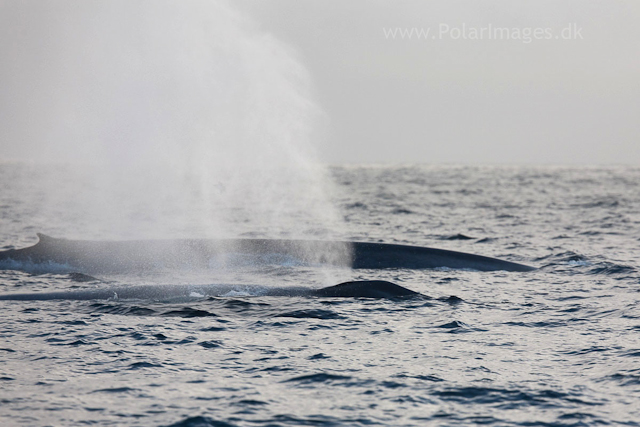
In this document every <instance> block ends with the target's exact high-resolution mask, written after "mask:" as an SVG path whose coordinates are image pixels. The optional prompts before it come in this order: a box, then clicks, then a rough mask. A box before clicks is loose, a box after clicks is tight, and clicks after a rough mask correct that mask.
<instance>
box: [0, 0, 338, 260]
mask: <svg viewBox="0 0 640 427" xmlns="http://www.w3.org/2000/svg"><path fill="white" fill-rule="evenodd" d="M2 6H3V14H2V15H3V17H0V23H1V24H2V25H0V26H1V27H2V28H3V33H4V34H3V35H4V36H5V37H3V40H2V41H0V46H1V47H0V48H1V49H2V50H1V51H2V53H3V56H4V57H5V59H6V61H8V62H9V63H11V64H13V67H14V69H12V70H11V72H10V73H3V75H4V74H8V75H7V76H6V77H7V79H6V81H7V84H8V85H10V86H11V88H12V89H11V90H10V91H9V92H8V96H7V97H5V99H4V100H2V101H0V102H1V103H2V104H3V106H2V107H3V108H8V106H9V105H11V106H12V111H13V115H14V116H15V120H14V121H13V122H12V123H13V124H11V123H6V122H4V123H3V126H4V127H5V128H6V129H4V131H3V134H4V135H8V137H9V138H12V139H13V141H12V142H11V143H12V144H17V143H18V140H22V141H26V144H27V145H28V148H27V149H23V151H22V153H23V154H24V153H26V156H27V157H29V158H32V159H36V160H45V161H52V160H53V161H57V162H61V163H63V164H64V166H60V167H61V168H62V169H63V171H62V172H60V175H61V179H60V186H61V187H64V186H65V180H81V181H83V182H85V183H86V184H85V186H84V191H83V192H81V193H73V194H65V193H64V191H61V194H57V195H56V197H50V196H45V199H46V203H43V208H44V209H45V210H47V211H49V212H60V213H61V215H63V213H64V211H65V209H69V208H70V207H73V208H75V209H78V210H80V211H82V212H84V213H85V215H83V220H82V221H79V222H78V224H77V228H76V235H74V236H65V237H78V238H105V237H107V238H108V237H110V238H143V237H145V238H157V237H163V238H164V237H205V236H206V237H238V236H239V235H247V234H249V235H250V236H251V237H256V236H260V237H287V238H331V237H334V238H335V237H336V236H339V234H340V232H339V229H340V221H339V216H338V215H337V213H336V211H335V209H334V207H333V206H332V205H331V203H330V202H329V194H328V192H329V191H330V190H328V188H329V187H328V183H327V179H326V172H325V171H324V169H323V168H321V167H320V166H319V165H318V163H317V161H316V153H315V152H314V146H313V138H314V133H313V124H314V118H315V117H317V116H318V115H319V112H318V110H317V108H316V106H315V105H314V104H313V102H312V101H311V93H310V92H311V90H310V81H309V76H308V74H307V71H306V70H305V68H304V67H303V66H302V65H301V64H300V62H299V61H298V60H297V59H296V57H295V54H294V53H293V52H292V51H291V50H290V49H289V48H288V47H287V46H285V45H283V44H282V43H281V42H280V41H278V40H277V39H275V38H274V37H272V36H271V35H269V34H266V33H263V32H260V31H259V30H258V29H257V28H256V26H255V25H254V23H252V22H251V20H249V19H248V18H247V17H245V16H243V15H242V14H240V13H239V12H238V11H236V10H234V9H233V8H232V7H231V6H230V5H229V4H228V3H226V2H220V1H217V2H212V1H197V0H190V1H155V0H154V1H148V0H142V1H129V0H127V1H123V0H118V1H105V2H94V1H91V2H78V1H58V0H56V1H24V2H23V1H21V2H3V4H2ZM27 123H28V126H26V124H27ZM60 195H62V197H60ZM46 216H50V215H46ZM301 224H306V225H304V226H303V225H301ZM308 224H313V226H312V227H309V225H308ZM247 229H250V230H253V231H251V232H248V233H247ZM49 230H50V229H45V230H42V231H49ZM327 256H331V254H319V255H318V259H321V258H322V257H327ZM336 256H344V254H337V255H336Z"/></svg>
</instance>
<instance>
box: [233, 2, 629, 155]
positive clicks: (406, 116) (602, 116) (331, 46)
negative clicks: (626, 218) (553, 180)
mask: <svg viewBox="0 0 640 427" xmlns="http://www.w3.org/2000/svg"><path fill="white" fill-rule="evenodd" d="M243 4H244V7H245V9H246V10H247V11H249V13H250V14H251V15H252V16H253V17H254V18H255V19H256V20H257V21H258V22H259V23H260V25H261V26H262V28H263V29H264V30H266V31H269V32H272V33H273V34H275V35H276V36H277V37H279V38H281V39H282V40H284V41H285V42H287V43H289V44H290V45H292V46H293V47H294V48H295V49H296V50H297V52H298V54H299V55H300V56H301V58H302V61H303V63H304V64H305V65H306V66H307V68H308V69H309V71H310V73H311V76H312V79H313V82H314V84H315V91H316V99H317V102H318V103H319V104H320V106H321V107H322V109H323V110H324V112H325V113H326V116H327V120H328V124H327V133H328V137H327V138H325V142H324V146H323V153H324V156H325V158H326V159H327V160H329V161H332V162H387V161H392V162H435V163H439V162H447V163H458V162H462V163H587V164H593V163H631V164H640V25H638V22H640V2H638V1H636V0H628V1H620V0H617V1H612V0H602V1H601V0H575V1H562V0H561V1H558V0H523V1H511V0H498V1H496V0H491V1H476V0H467V1H455V0H454V1H452V0H437V1H424V0H416V1H371V0H350V1H342V0H324V1H299V0H271V1H247V2H245V3H243ZM463 25H464V30H466V32H465V33H463ZM412 28H416V29H422V31H423V33H422V35H423V36H424V35H425V32H426V31H429V33H428V34H427V36H426V38H425V37H422V38H421V39H418V38H417V33H416V32H414V33H413V34H412V38H411V39H409V37H408V35H407V33H406V32H405V38H404V39H403V38H402V36H401V33H400V31H402V30H404V31H411V29H412ZM483 28H484V30H483ZM495 28H506V29H509V30H510V31H509V33H510V34H509V36H510V37H506V36H505V33H504V32H498V33H492V32H491V29H494V30H495ZM537 28H538V29H540V30H538V33H537V36H538V37H539V38H540V39H538V40H536V39H534V37H535V36H536V33H535V29H537ZM567 28H571V29H568V30H566V29H567ZM394 29H398V30H396V36H395V38H394V37H393V36H392V35H391V34H392V33H391V30H394ZM474 31H475V32H476V33H475V35H474ZM483 31H484V32H483ZM500 31H502V30H500ZM527 31H529V32H530V33H529V35H530V36H531V37H529V38H527V37H526V34H527ZM492 36H495V37H492ZM518 37H520V39H518ZM556 37H558V38H556ZM565 37H566V38H568V39H564V38H565Z"/></svg>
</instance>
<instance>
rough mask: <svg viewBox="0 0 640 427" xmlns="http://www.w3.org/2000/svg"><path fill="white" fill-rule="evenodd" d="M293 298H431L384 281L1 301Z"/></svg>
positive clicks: (140, 290) (143, 289)
mask: <svg viewBox="0 0 640 427" xmlns="http://www.w3.org/2000/svg"><path fill="white" fill-rule="evenodd" d="M237 295H255V296H290V297H296V296H297V297H319V298H376V299H401V298H409V297H422V298H428V297H427V296H426V295H423V294H421V293H419V292H415V291H412V290H410V289H407V288H405V287H403V286H400V285H396V284H395V283H392V282H387V281H384V280H360V281H351V282H344V283H340V284H338V285H334V286H329V287H326V288H321V289H310V288H303V287H282V288H278V287H264V286H256V285H140V286H128V287H124V286H122V287H112V288H102V289H83V290H73V291H59V292H31V293H9V294H2V295H0V301H2V300H4V301H9V300H11V301H49V300H75V301H86V300H123V299H144V300H167V299H176V298H205V297H218V296H237Z"/></svg>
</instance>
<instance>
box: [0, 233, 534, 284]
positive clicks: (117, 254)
mask: <svg viewBox="0 0 640 427" xmlns="http://www.w3.org/2000/svg"><path fill="white" fill-rule="evenodd" d="M37 236H38V239H39V240H38V243H37V244H35V245H33V246H29V247H26V248H22V249H8V250H4V251H0V268H2V269H16V270H20V269H21V267H24V264H25V263H28V264H51V263H54V264H59V265H63V266H67V267H68V268H69V269H72V270H74V271H77V272H80V273H89V274H90V273H99V272H103V273H104V272H114V271H115V272H119V271H146V270H153V269H157V268H175V267H183V268H184V267H204V268H209V267H211V266H215V265H217V264H218V263H221V262H226V263H231V264H233V263H238V262H240V263H251V264H270V263H271V264H273V263H274V262H278V263H282V262H285V263H294V264H295V263H301V264H307V265H318V264H324V265H332V266H340V267H348V268H353V269H434V268H450V269H468V270H477V271H498V270H502V271H510V272H526V271H532V270H535V269H536V268H535V267H532V266H529V265H525V264H519V263H516V262H511V261H505V260H502V259H497V258H491V257H487V256H482V255H474V254H470V253H466V252H457V251H451V250H446V249H436V248H429V247H422V246H410V245H399V244H389V243H373V242H351V241H330V240H286V239H250V238H239V239H176V240H121V241H114V240H99V241H95V240H70V239H63V238H54V237H50V236H47V235H45V234H41V233H38V234H37Z"/></svg>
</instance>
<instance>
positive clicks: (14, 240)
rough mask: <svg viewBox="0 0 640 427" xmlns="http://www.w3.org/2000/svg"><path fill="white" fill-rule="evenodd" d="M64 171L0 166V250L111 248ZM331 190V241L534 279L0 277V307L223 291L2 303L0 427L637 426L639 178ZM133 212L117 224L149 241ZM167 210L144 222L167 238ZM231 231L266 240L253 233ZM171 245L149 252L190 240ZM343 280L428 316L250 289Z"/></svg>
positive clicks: (100, 220)
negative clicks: (422, 253) (36, 296)
mask: <svg viewBox="0 0 640 427" xmlns="http://www.w3.org/2000/svg"><path fill="white" fill-rule="evenodd" d="M82 173H84V172H82ZM78 174H81V172H77V171H71V170H68V169H66V168H62V167H46V168H42V167H35V166H29V165H22V164H1V165H0V183H1V184H0V185H1V187H0V221H1V224H2V225H1V227H0V248H2V249H8V248H11V247H25V246H29V245H31V244H33V243H35V242H36V240H37V239H36V237H35V232H36V231H41V232H45V233H48V234H51V235H54V236H58V237H69V238H87V239H89V238H113V237H118V238H122V237H127V236H126V235H125V236H122V235H117V233H118V232H114V231H113V230H114V229H115V227H113V224H112V223H110V222H109V219H113V217H114V216H117V215H115V214H114V215H105V214H104V211H101V210H95V209H93V210H92V209H89V208H88V207H87V205H85V203H84V201H85V200H86V197H84V196H83V195H85V194H88V193H91V191H92V189H91V185H89V184H87V181H85V180H82V179H78V176H79V175H78ZM332 177H333V179H334V181H335V182H336V187H337V189H336V192H335V193H334V194H333V199H334V203H335V204H336V205H337V206H338V208H339V212H340V215H341V216H342V217H343V218H344V224H343V225H342V226H341V227H340V228H339V229H337V230H336V234H337V235H336V236H334V237H338V238H343V239H350V240H360V241H373V242H377V241H384V242H389V243H406V244H413V245H424V246H432V247H440V248H445V249H453V250H460V251H466V252H472V253H477V254H481V255H487V256H493V257H500V258H504V259H508V260H511V261H516V262H522V263H526V264H531V265H535V266H537V267H540V269H539V270H537V271H534V272H528V273H507V272H477V271H462V270H446V269H439V270H424V271H413V270H386V271H374V270H357V271H350V270H341V269H331V268H323V267H322V266H307V265H296V264H287V263H280V264H278V263H277V262H274V264H273V265H270V266H264V265H262V266H260V267H253V266H245V267H243V268H237V269H231V270H229V269H226V270H218V269H216V268H215V267H212V269H211V270H209V271H204V272H203V271H198V272H194V271H178V272H175V271H173V272H163V273H155V274H153V275H145V274H138V275H136V274H131V273H128V274H114V275H110V276H108V277H107V276H101V277H98V279H100V280H101V282H76V281H73V280H71V277H70V276H69V273H70V271H66V270H64V267H63V266H62V267H61V266H54V265H35V266H34V265H32V266H25V265H22V266H15V265H14V266H9V265H4V266H3V267H4V268H5V269H4V270H0V292H1V293H8V292H32V291H43V290H50V291H53V290H71V289H82V288H93V287H99V286H114V285H116V286H127V285H135V284H164V283H232V284H237V288H234V290H233V291H232V292H229V293H227V294H226V295H222V296H217V297H202V296H198V295H193V297H192V298H187V299H182V300H174V301H155V300H154V301H150V300H110V301H32V302H29V301H0V303H1V304H0V306H1V310H0V318H1V320H0V424H1V425H6V426H36V425H37V426H44V425H56V426H57V425H127V426H150V425H152V426H169V425H174V426H227V425H238V426H260V425H264V426H267V425H268V426H300V425H314V426H316V425H319V426H331V425H398V426H401V425H447V426H452V425H477V424H487V425H500V426H503V425H519V426H538V425H540V426H591V425H632V426H636V425H640V421H638V420H640V308H639V307H638V302H639V300H640V292H639V290H640V272H639V269H640V255H639V251H638V247H639V246H640V198H639V195H640V169H638V168H631V167H603V168H596V167H589V168H587V167H583V168H577V167H457V166H408V167H369V166H367V167H365V166H352V167H340V168H334V169H333V170H332ZM87 187H89V188H87ZM140 197H142V196H139V195H137V196H136V197H134V198H132V200H134V201H135V200H140ZM291 203H295V201H291ZM92 206H95V205H92ZM136 206H137V204H136V203H134V202H132V203H130V204H129V205H127V209H130V210H128V211H127V210H126V209H124V210H121V212H120V213H122V212H125V214H126V215H128V216H129V217H134V218H136V220H137V221H138V223H140V224H144V223H145V220H146V219H145V217H144V215H143V214H141V212H140V211H137V210H136V209H137V208H136ZM141 206H144V204H141ZM105 209H107V210H108V208H105ZM221 209H224V207H221ZM182 212H183V211H182V210H180V209H174V210H168V211H167V212H166V215H164V216H162V215H158V216H157V217H154V218H153V220H154V221H158V220H160V221H162V220H164V221H167V223H168V224H171V225H173V224H178V223H180V224H183V223H184V221H183V219H184V218H185V217H184V216H181V215H183V214H182ZM143 213H144V212H143ZM147 214H148V212H147ZM184 215H186V214H184ZM149 221H150V219H149ZM300 221H304V218H301V219H300ZM313 226H314V224H308V228H309V229H312V228H313ZM109 227H111V229H110V228H109ZM229 227H230V230H231V231H232V232H233V233H234V234H237V235H239V236H261V235H267V234H268V224H261V223H260V222H259V221H254V222H251V221H247V220H246V219H238V221H237V222H232V224H231V225H229ZM166 229H167V230H172V231H170V232H167V234H168V235H163V236H155V237H167V238H169V237H171V238H172V237H200V236H194V235H189V233H188V228H184V229H180V228H178V227H177V226H176V228H174V229H171V228H170V227H166ZM110 231H111V234H110ZM138 231H139V230H138ZM142 231H144V232H145V233H147V232H148V231H149V230H147V229H144V230H142ZM122 234H126V233H122ZM143 234H144V233H143ZM147 234H148V233H147ZM12 268H18V269H17V270H16V269H12ZM349 279H383V280H390V281H393V282H395V283H398V284H401V285H402V286H405V287H407V288H410V289H412V290H415V291H419V292H422V293H424V294H426V295H429V296H431V297H433V299H431V300H424V299H407V300H399V301H388V300H369V299H330V298H308V297H307V298H304V297H290V298H287V297H265V296H260V295H259V292H255V288H253V287H251V288H249V287H247V286H246V285H247V284H252V285H258V286H263V287H267V286H302V287H309V288H318V287H321V286H324V285H327V284H335V283H338V282H339V281H342V280H349ZM452 295H453V296H455V297H457V298H449V297H450V296H452Z"/></svg>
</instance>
